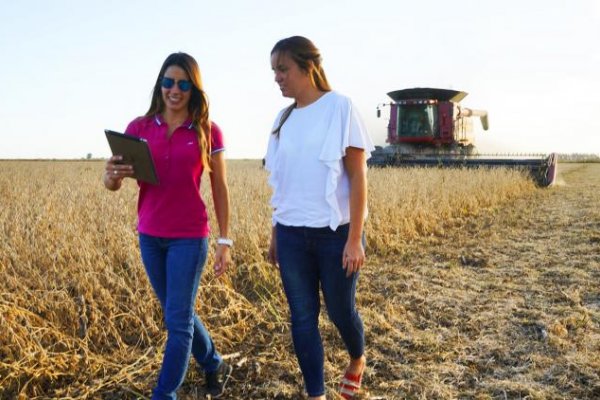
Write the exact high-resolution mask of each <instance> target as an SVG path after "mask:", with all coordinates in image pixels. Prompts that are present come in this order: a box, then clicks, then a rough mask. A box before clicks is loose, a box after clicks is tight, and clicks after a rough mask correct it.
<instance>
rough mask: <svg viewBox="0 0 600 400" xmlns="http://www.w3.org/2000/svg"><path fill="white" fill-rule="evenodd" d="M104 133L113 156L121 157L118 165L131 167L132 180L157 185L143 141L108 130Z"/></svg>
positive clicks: (148, 152) (152, 165)
mask: <svg viewBox="0 0 600 400" xmlns="http://www.w3.org/2000/svg"><path fill="white" fill-rule="evenodd" d="M104 133H105V134H106V139H107V140H108V144H109V146H110V149H111V151H112V153H113V155H120V156H122V157H123V159H122V161H121V162H120V163H122V164H129V165H132V166H133V178H135V179H137V180H140V181H143V182H148V183H151V184H154V185H158V184H159V182H158V176H157V175H156V169H155V167H154V161H153V160H152V154H151V153H150V148H149V147H148V143H147V142H146V140H145V139H142V138H139V137H137V136H132V135H127V134H124V133H119V132H115V131H111V130H108V129H106V130H104Z"/></svg>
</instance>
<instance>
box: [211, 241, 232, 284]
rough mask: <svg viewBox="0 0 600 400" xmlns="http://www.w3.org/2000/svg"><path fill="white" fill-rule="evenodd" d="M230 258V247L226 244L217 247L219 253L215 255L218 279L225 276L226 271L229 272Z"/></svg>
mask: <svg viewBox="0 0 600 400" xmlns="http://www.w3.org/2000/svg"><path fill="white" fill-rule="evenodd" d="M229 261H230V256H229V246H226V245H224V244H218V245H217V252H216V253H215V266H214V269H215V276H216V277H217V278H218V277H219V276H221V275H223V274H224V273H225V271H227V267H228V266H229Z"/></svg>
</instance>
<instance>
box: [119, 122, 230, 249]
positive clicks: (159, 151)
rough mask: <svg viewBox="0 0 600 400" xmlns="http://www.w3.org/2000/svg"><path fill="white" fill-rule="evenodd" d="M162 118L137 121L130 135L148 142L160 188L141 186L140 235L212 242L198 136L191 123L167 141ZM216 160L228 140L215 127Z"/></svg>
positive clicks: (131, 125)
mask: <svg viewBox="0 0 600 400" xmlns="http://www.w3.org/2000/svg"><path fill="white" fill-rule="evenodd" d="M167 129H168V127H167V124H166V123H164V121H163V120H162V117H161V116H160V115H156V116H153V117H139V118H136V119H135V120H133V121H132V122H131V123H130V124H129V126H127V129H126V130H125V133H127V134H130V135H135V136H138V137H141V138H144V139H146V140H147V141H148V145H149V147H150V152H151V153H152V158H153V160H154V164H155V167H156V173H157V175H158V179H159V182H160V183H159V184H158V185H152V184H150V183H146V182H140V181H138V185H139V187H140V193H139V198H138V231H139V232H140V233H144V234H147V235H152V236H158V237H164V238H199V237H207V236H208V232H209V228H208V215H207V213H206V206H205V204H204V201H203V200H202V197H201V195H200V179H201V178H202V171H203V170H204V168H203V167H202V163H201V159H200V149H199V147H198V137H197V133H196V131H195V130H194V128H193V126H192V125H191V120H190V121H186V122H185V123H184V124H183V125H181V126H180V127H178V128H176V129H175V131H174V132H173V134H172V135H171V138H168V137H167ZM210 135H211V149H212V154H214V153H216V152H219V151H223V150H224V146H223V134H222V133H221V129H220V128H219V127H218V126H217V124H215V123H214V122H213V123H212V125H211V130H210Z"/></svg>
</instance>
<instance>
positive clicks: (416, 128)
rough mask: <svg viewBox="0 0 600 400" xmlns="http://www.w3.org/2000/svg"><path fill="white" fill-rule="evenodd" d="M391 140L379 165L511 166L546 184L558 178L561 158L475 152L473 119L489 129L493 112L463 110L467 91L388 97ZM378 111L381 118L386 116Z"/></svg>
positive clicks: (380, 151)
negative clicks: (557, 171) (490, 154)
mask: <svg viewBox="0 0 600 400" xmlns="http://www.w3.org/2000/svg"><path fill="white" fill-rule="evenodd" d="M388 96H390V97H391V98H392V100H393V101H392V102H391V103H389V104H385V105H387V106H389V107H390V119H389V124H388V136H387V142H388V143H389V144H390V145H389V146H387V147H385V148H382V147H379V146H377V148H376V150H375V151H374V152H373V153H372V154H371V158H370V159H369V165H373V166H435V167H462V168H472V167H505V168H517V169H521V170H525V171H528V172H529V173H530V175H531V176H532V177H533V179H534V180H535V182H536V183H537V184H538V185H540V186H544V187H545V186H550V185H551V184H553V183H554V181H555V179H556V164H557V156H556V154H554V153H553V154H550V155H547V156H539V155H536V156H527V157H522V156H512V157H499V156H482V155H477V154H475V146H474V138H473V135H472V126H473V123H472V119H473V118H474V117H479V118H480V120H481V125H482V127H483V129H484V130H488V128H489V120H488V112H487V111H485V110H474V109H470V108H466V107H461V106H460V105H459V103H460V102H461V101H462V100H463V99H464V98H465V97H466V96H467V93H466V92H461V91H457V90H449V89H435V88H412V89H402V90H395V91H392V92H389V93H388ZM380 113H381V111H380V109H379V107H377V116H380Z"/></svg>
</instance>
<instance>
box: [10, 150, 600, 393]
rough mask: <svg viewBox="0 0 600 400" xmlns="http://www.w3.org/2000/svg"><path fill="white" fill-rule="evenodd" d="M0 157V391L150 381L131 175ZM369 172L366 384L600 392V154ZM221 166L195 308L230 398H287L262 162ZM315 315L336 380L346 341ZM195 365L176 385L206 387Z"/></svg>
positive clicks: (290, 387)
mask: <svg viewBox="0 0 600 400" xmlns="http://www.w3.org/2000/svg"><path fill="white" fill-rule="evenodd" d="M0 167H1V169H0V198H1V199H2V205H1V206H0V236H1V237H2V241H1V242H0V332H2V334H1V335H0V398H2V399H5V398H6V399H13V398H19V399H50V398H52V399H54V398H69V399H137V398H149V395H150V391H151V388H152V386H153V384H154V380H155V377H156V372H157V368H158V367H159V365H160V360H161V349H162V346H163V344H164V332H163V327H162V319H161V318H162V317H161V312H160V309H159V307H158V304H157V302H156V301H155V299H154V296H153V294H152V293H151V290H150V287H149V285H148V283H147V281H146V277H145V274H144V271H143V267H142V265H141V263H140V259H139V251H138V248H137V242H136V232H135V208H136V185H135V183H134V182H128V183H127V185H126V186H125V187H124V188H123V190H121V191H119V192H117V193H111V192H108V191H106V190H105V189H104V188H103V187H102V184H101V182H100V175H101V172H102V168H103V163H101V162H91V161H90V162H84V161H81V162H75V161H73V162H62V161H54V162H50V161H38V162H25V161H2V162H0ZM369 174H370V182H369V187H370V217H369V221H368V224H367V242H368V263H367V266H366V267H365V269H364V270H363V274H362V276H361V279H360V283H359V290H358V301H359V307H360V310H361V313H362V317H363V320H364V322H365V329H366V334H367V348H368V352H367V356H368V359H369V367H368V370H367V372H366V376H365V380H364V384H365V389H364V390H363V392H362V394H361V396H360V398H361V399H372V400H376V399H377V400H381V399H403V398H410V399H455V398H461V399H519V398H521V399H524V398H528V399H573V398H578V399H595V398H600V377H599V373H600V285H599V284H598V282H599V281H600V196H599V195H598V193H600V164H563V165H561V166H560V169H559V180H560V184H559V185H558V186H556V187H553V188H550V189H545V190H544V189H538V188H535V187H534V186H533V185H532V184H531V182H529V181H528V180H527V179H525V178H524V177H523V176H521V175H519V174H517V173H514V172H509V171H502V170H497V171H448V170H393V169H385V170H372V171H370V172H369ZM229 181H230V188H231V189H230V190H231V195H232V207H233V212H232V237H233V238H234V239H235V240H236V245H235V249H234V252H233V257H234V266H233V267H232V269H231V270H230V272H229V273H228V275H227V276H226V277H225V279H220V280H215V279H214V278H213V276H212V273H211V272H210V268H207V269H206V270H205V274H204V276H203V283H202V287H201V290H200V293H199V297H198V299H199V300H198V302H197V309H198V312H199V314H200V316H201V317H202V318H203V320H204V321H205V323H206V325H207V326H208V327H209V330H210V331H211V333H212V334H213V336H214V340H215V342H216V343H217V345H218V347H219V348H220V350H221V351H222V353H223V354H225V355H226V357H228V359H229V360H230V362H231V363H233V364H234V365H235V366H236V367H235V370H234V373H233V376H232V382H231V386H230V388H229V391H228V397H226V398H231V399H300V398H303V397H302V384H301V377H300V374H299V370H298V368H297V364H296V362H295V359H294V356H293V352H292V348H291V339H290V335H289V324H288V315H287V308H286V304H285V299H284V298H283V294H282V291H281V286H280V283H279V277H278V275H277V271H276V270H273V268H271V267H270V266H269V265H268V264H267V263H266V261H265V254H266V251H267V247H268V238H269V233H270V225H269V224H270V209H269V205H268V199H269V190H268V188H267V186H266V174H265V172H264V171H263V170H262V169H261V168H260V163H259V162H258V161H231V162H229ZM203 192H204V193H205V198H206V199H207V200H208V202H209V203H210V199H209V197H210V196H209V195H208V192H207V191H206V187H203ZM323 314H325V313H323ZM321 322H322V324H321V326H322V334H323V338H324V340H325V341H326V374H327V378H328V387H329V388H330V389H331V392H330V393H328V395H329V396H330V397H331V398H336V395H335V393H334V391H335V390H334V389H335V387H336V386H337V380H338V379H339V376H340V374H341V372H342V371H343V369H344V367H345V359H344V351H343V348H342V343H341V341H340V339H339V338H338V337H337V335H336V332H335V330H334V329H333V328H332V325H331V324H330V323H329V322H328V321H327V318H326V317H322V321H321ZM191 366H192V367H191V368H190V372H189V374H188V377H187V380H186V383H185V385H184V387H183V388H182V389H181V392H180V397H181V399H203V398H204V396H203V394H202V389H201V384H202V376H201V374H199V373H198V372H197V371H196V370H195V368H194V367H195V364H194V362H193V361H192V363H191Z"/></svg>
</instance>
